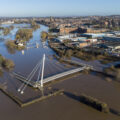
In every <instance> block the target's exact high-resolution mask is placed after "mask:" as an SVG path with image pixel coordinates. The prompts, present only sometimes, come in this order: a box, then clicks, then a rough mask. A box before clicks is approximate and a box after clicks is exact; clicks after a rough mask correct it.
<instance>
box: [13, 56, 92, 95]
mask: <svg viewBox="0 0 120 120" xmlns="http://www.w3.org/2000/svg"><path fill="white" fill-rule="evenodd" d="M46 60H47V58H46V56H45V54H44V55H43V58H42V60H40V61H39V62H38V64H37V65H36V66H35V67H34V69H33V70H32V72H31V73H30V74H29V75H28V77H27V78H25V77H23V76H22V75H19V74H17V73H13V75H14V76H15V78H17V79H19V80H20V81H21V82H23V84H22V85H21V86H20V87H19V89H18V92H20V93H21V94H23V93H24V91H25V89H26V87H27V86H28V85H29V86H31V87H33V88H39V89H40V88H42V87H43V86H44V84H45V83H48V82H51V81H54V80H57V79H59V78H62V77H65V76H68V75H71V74H74V73H77V72H80V71H83V70H85V69H90V68H91V66H88V65H86V64H80V63H76V62H75V64H77V65H78V66H80V67H77V68H73V69H71V70H67V71H64V72H61V73H58V74H55V75H51V76H49V77H46V78H44V69H45V63H47V62H46ZM69 62H70V61H69ZM71 63H73V61H72V62H71ZM54 66H55V65H54ZM52 69H53V68H52ZM37 71H38V77H37V80H36V81H32V79H33V77H34V75H35V73H36V72H37Z"/></svg>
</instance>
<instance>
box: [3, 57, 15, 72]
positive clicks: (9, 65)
mask: <svg viewBox="0 0 120 120" xmlns="http://www.w3.org/2000/svg"><path fill="white" fill-rule="evenodd" d="M2 66H3V67H4V68H6V69H8V70H10V69H11V68H13V67H14V66H15V64H14V63H13V61H11V60H9V59H4V60H3V62H2Z"/></svg>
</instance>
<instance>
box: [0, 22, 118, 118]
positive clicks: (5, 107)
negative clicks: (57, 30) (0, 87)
mask: <svg viewBox="0 0 120 120" xmlns="http://www.w3.org/2000/svg"><path fill="white" fill-rule="evenodd" d="M14 27H15V28H14V29H13V30H12V32H11V34H9V35H7V36H6V37H4V36H1V37H3V38H4V39H5V40H4V41H0V54H2V55H3V56H5V57H6V58H9V59H11V60H13V61H14V63H15V68H14V70H13V71H14V72H17V73H19V74H21V75H23V76H25V77H27V76H28V75H29V73H30V72H31V71H32V69H33V68H34V67H35V65H36V64H37V63H38V61H40V59H42V57H43V54H44V53H45V54H46V63H45V76H44V77H49V76H51V75H54V74H57V73H60V72H63V71H66V70H69V69H71V68H74V67H73V66H66V65H65V64H61V63H59V62H58V61H56V60H55V59H54V58H53V54H55V53H54V51H52V50H51V49H50V48H49V47H48V46H47V45H45V44H46V43H42V42H41V39H40V35H41V32H42V31H48V27H46V26H43V25H41V28H40V29H38V30H36V31H34V33H33V38H32V39H31V40H30V41H29V43H28V44H27V47H28V49H25V50H24V52H22V51H9V50H8V49H7V48H6V47H5V41H6V39H12V40H14V38H15V34H16V32H17V30H18V29H19V28H21V27H22V28H24V27H28V28H29V25H26V24H15V25H14ZM36 43H38V44H39V45H40V46H39V48H36ZM73 59H76V58H73ZM96 63H97V62H96ZM91 64H93V65H94V66H95V63H94V62H91ZM102 67H103V66H102V65H100V64H99V63H97V67H96V68H98V69H100V70H101V69H102ZM11 73H12V72H11ZM11 73H9V72H4V75H3V77H1V78H0V83H4V82H6V83H7V89H8V90H9V91H11V92H12V93H14V95H17V96H19V97H20V98H21V99H22V100H23V101H24V100H27V99H31V98H32V97H36V96H39V95H41V91H38V90H33V89H32V88H30V87H27V89H26V90H25V94H24V95H20V94H19V93H18V92H17V89H18V88H19V87H20V85H21V82H20V81H19V80H17V79H15V78H14V77H13V76H12V74H11ZM36 79H37V74H36V75H35V76H34V78H33V80H36ZM50 86H51V87H52V88H57V89H64V90H65V92H68V93H70V94H74V93H77V94H78V95H80V94H81V93H85V94H87V95H89V96H93V97H95V98H97V99H99V100H101V101H103V102H106V103H108V105H109V107H110V108H112V109H115V110H118V111H120V83H117V82H107V81H106V80H105V79H104V78H102V77H100V76H95V75H90V74H88V75H84V74H79V75H74V76H73V77H72V78H66V79H65V80H64V81H59V82H57V83H56V84H51V85H50ZM0 119H1V120H27V119H28V120H33V119H34V120H40V119H42V120H120V117H119V116H117V115H115V114H111V113H110V114H104V113H101V112H99V111H96V110H94V109H93V108H90V107H88V106H86V105H84V104H82V103H80V102H79V101H77V100H76V99H74V98H71V97H70V96H65V95H63V96H55V97H51V98H50V99H47V100H45V101H42V102H39V103H35V104H32V105H30V106H28V107H26V108H20V107H19V106H18V105H17V104H16V103H14V102H13V101H12V100H11V99H10V98H8V97H7V96H5V95H4V94H3V93H2V92H0Z"/></svg>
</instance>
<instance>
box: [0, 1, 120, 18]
mask: <svg viewBox="0 0 120 120" xmlns="http://www.w3.org/2000/svg"><path fill="white" fill-rule="evenodd" d="M0 2H1V4H0V16H1V17H48V16H53V17H79V16H111V15H116V14H117V15H120V8H119V4H120V1H119V0H106V1H104V0H101V1H98V0H91V1H89V0H84V1H83V0H74V1H73V0H69V2H68V1H67V0H61V1H57V0H51V1H49V0H44V1H43V0H36V1H34V0H29V1H28V0H26V1H24V0H21V1H16V0H11V1H10V0H4V1H2V0H0ZM113 6H115V8H114V7H113Z"/></svg>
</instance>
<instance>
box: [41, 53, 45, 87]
mask: <svg viewBox="0 0 120 120" xmlns="http://www.w3.org/2000/svg"><path fill="white" fill-rule="evenodd" d="M44 67H45V54H44V55H43V64H42V74H41V87H43V76H44Z"/></svg>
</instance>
